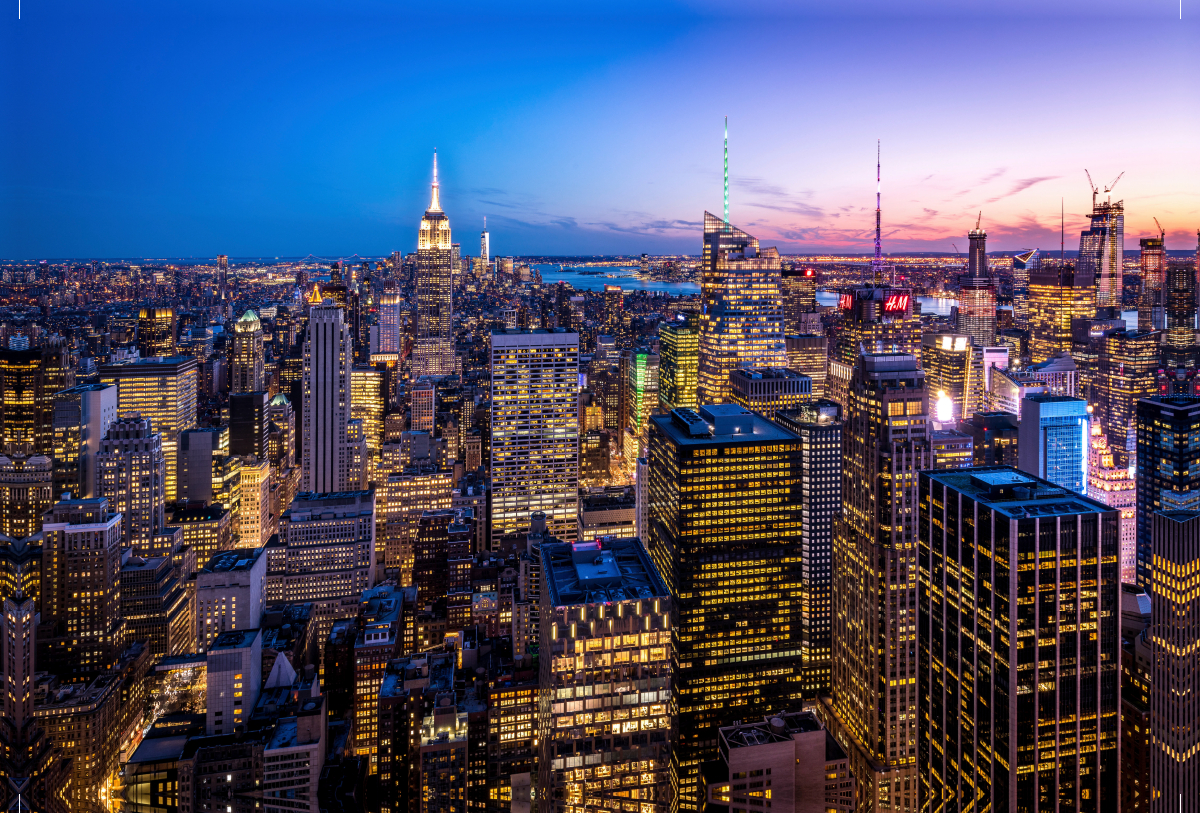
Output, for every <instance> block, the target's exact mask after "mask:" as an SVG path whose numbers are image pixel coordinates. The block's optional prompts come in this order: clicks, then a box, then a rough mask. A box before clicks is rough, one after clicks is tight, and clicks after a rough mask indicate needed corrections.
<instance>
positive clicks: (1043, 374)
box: [985, 353, 1079, 396]
mask: <svg viewBox="0 0 1200 813" xmlns="http://www.w3.org/2000/svg"><path fill="white" fill-rule="evenodd" d="M985 372H989V371H985ZM1025 372H1026V373H1028V374H1029V376H1031V377H1032V378H1033V379H1034V380H1036V381H1041V382H1042V383H1043V384H1045V385H1046V388H1047V390H1048V391H1049V392H1050V393H1052V394H1054V395H1076V396H1077V395H1079V392H1078V384H1077V381H1078V377H1079V371H1078V368H1077V367H1076V364H1075V360H1074V359H1073V358H1072V357H1071V356H1068V355H1067V354H1065V353H1063V354H1062V355H1058V356H1055V357H1054V358H1049V359H1046V360H1045V361H1043V362H1040V363H1038V364H1031V365H1030V366H1029V367H1027V368H1026V369H1025Z"/></svg>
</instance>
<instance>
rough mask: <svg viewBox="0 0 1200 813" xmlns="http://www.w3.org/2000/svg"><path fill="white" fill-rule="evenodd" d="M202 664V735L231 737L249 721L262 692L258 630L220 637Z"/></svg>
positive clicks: (232, 633)
mask: <svg viewBox="0 0 1200 813" xmlns="http://www.w3.org/2000/svg"><path fill="white" fill-rule="evenodd" d="M206 660H207V671H206V675H207V677H206V680H205V698H206V705H207V709H206V721H205V726H204V730H205V733H207V734H209V735H213V734H232V733H233V732H234V731H236V730H237V728H238V726H242V725H245V724H246V722H247V721H248V720H249V719H250V713H251V712H252V711H253V710H254V705H255V704H256V703H257V702H258V693H259V691H260V690H261V689H262V677H263V676H262V630H260V629H248V630H230V631H229V632H223V633H221V634H220V635H218V636H217V637H216V639H215V640H213V642H212V645H211V646H210V647H209V649H208V657H207V659H206Z"/></svg>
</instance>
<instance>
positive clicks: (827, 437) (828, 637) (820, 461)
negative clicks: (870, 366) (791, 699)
mask: <svg viewBox="0 0 1200 813" xmlns="http://www.w3.org/2000/svg"><path fill="white" fill-rule="evenodd" d="M841 417H842V409H841V407H840V406H839V405H838V404H837V403H836V402H835V401H828V400H825V399H820V400H814V401H811V402H810V403H807V404H804V405H802V406H801V407H800V408H799V409H795V410H789V411H787V412H782V413H779V414H777V415H776V416H775V421H776V422H777V423H780V424H782V425H783V426H786V427H787V428H788V429H790V430H792V432H794V433H795V434H796V435H798V436H799V437H800V441H801V444H800V470H801V471H803V472H807V475H806V476H805V477H803V478H802V479H801V481H800V488H799V492H800V493H799V496H800V504H801V507H802V512H801V523H802V525H801V531H800V555H801V558H802V564H801V576H802V582H801V585H802V586H801V592H800V602H801V608H802V621H801V624H802V635H801V639H800V656H801V659H802V663H803V677H804V683H803V691H804V696H805V697H816V696H818V695H822V694H828V693H829V689H830V678H831V672H832V668H831V665H830V662H831V661H830V659H831V656H832V651H833V650H832V646H833V645H832V640H833V638H832V615H831V606H832V594H833V566H832V558H833V518H834V517H835V516H836V515H837V514H838V512H839V511H841V506H842V420H841Z"/></svg>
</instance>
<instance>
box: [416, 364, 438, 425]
mask: <svg viewBox="0 0 1200 813" xmlns="http://www.w3.org/2000/svg"><path fill="white" fill-rule="evenodd" d="M410 408H411V411H412V420H411V421H410V422H409V427H410V429H411V430H412V431H413V432H432V431H433V427H434V419H435V417H436V416H437V392H436V390H435V388H434V384H433V379H432V378H429V377H428V376H424V377H422V378H419V379H418V380H417V383H416V384H414V385H413V388H412V405H411V407H410Z"/></svg>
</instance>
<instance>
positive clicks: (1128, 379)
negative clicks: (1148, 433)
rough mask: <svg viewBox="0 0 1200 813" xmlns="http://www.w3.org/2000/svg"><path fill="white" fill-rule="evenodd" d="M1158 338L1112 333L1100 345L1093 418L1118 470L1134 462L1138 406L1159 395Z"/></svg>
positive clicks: (1128, 332)
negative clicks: (1109, 448)
mask: <svg viewBox="0 0 1200 813" xmlns="http://www.w3.org/2000/svg"><path fill="white" fill-rule="evenodd" d="M1158 339H1159V334H1158V333H1143V332H1141V331H1138V332H1133V331H1128V330H1122V331H1114V332H1112V333H1110V334H1108V335H1107V336H1105V337H1104V339H1103V340H1102V341H1101V345H1100V371H1099V375H1098V376H1097V377H1096V386H1095V387H1094V389H1095V392H1096V396H1097V397H1096V398H1095V404H1096V407H1097V408H1096V412H1097V415H1096V417H1097V418H1099V420H1100V425H1101V426H1103V427H1104V434H1105V435H1106V436H1107V437H1108V442H1109V443H1110V444H1111V445H1112V449H1113V452H1114V454H1115V455H1116V461H1117V465H1118V466H1128V465H1129V464H1130V463H1131V462H1132V461H1133V454H1134V451H1135V449H1136V447H1137V438H1136V429H1135V410H1136V406H1137V402H1138V401H1139V400H1141V399H1142V398H1149V397H1151V396H1153V395H1156V394H1157V393H1158V370H1159V344H1158Z"/></svg>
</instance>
